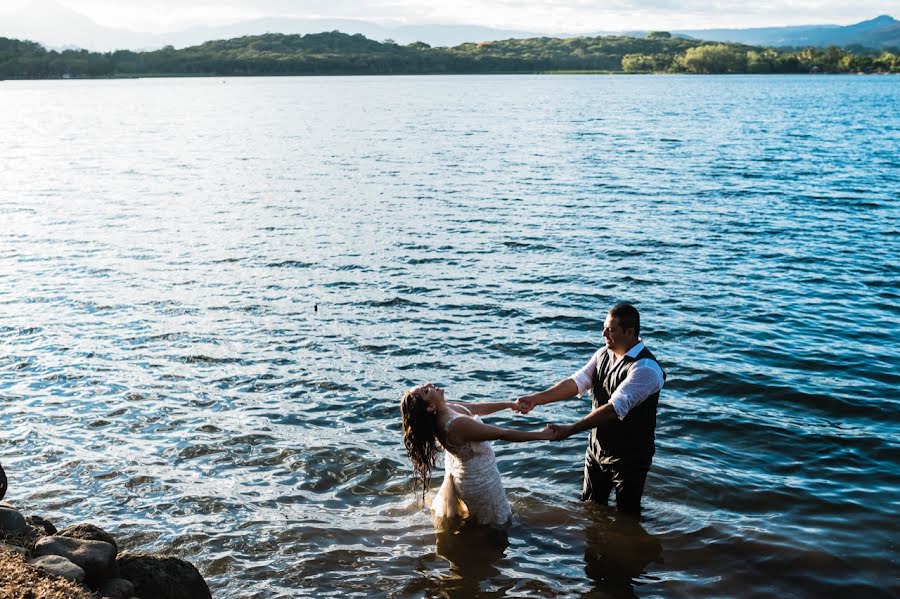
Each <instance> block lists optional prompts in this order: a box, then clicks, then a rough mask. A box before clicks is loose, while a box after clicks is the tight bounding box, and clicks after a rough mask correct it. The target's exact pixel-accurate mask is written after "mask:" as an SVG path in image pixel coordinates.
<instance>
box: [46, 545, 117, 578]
mask: <svg viewBox="0 0 900 599" xmlns="http://www.w3.org/2000/svg"><path fill="white" fill-rule="evenodd" d="M32 553H33V555H34V556H35V557H40V556H42V555H59V556H62V557H64V558H66V559H67V560H69V561H70V562H72V563H73V564H75V565H76V566H78V567H80V568H81V569H82V570H84V580H85V583H86V584H88V585H89V586H91V587H95V586H96V585H97V584H99V583H100V581H102V580H103V579H105V578H114V577H115V576H116V553H117V551H116V548H115V547H113V546H112V545H110V544H109V543H104V542H103V541H88V540H83V539H72V538H69V537H60V536H52V537H44V538H42V539H41V540H39V541H38V542H37V543H35V544H34V551H33V552H32Z"/></svg>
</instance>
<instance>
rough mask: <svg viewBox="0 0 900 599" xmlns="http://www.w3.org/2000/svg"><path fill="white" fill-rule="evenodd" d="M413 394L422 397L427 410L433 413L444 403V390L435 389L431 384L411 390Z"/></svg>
mask: <svg viewBox="0 0 900 599" xmlns="http://www.w3.org/2000/svg"><path fill="white" fill-rule="evenodd" d="M413 392H415V393H418V394H419V395H421V396H422V399H424V400H425V403H426V404H428V410H429V411H431V412H433V411H435V410H436V409H437V408H438V407H440V405H441V404H443V403H444V390H443V389H440V388H438V387H435V386H434V385H433V384H432V383H425V384H424V385H419V386H418V387H416V388H414V389H413Z"/></svg>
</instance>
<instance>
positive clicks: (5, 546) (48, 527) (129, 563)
mask: <svg viewBox="0 0 900 599" xmlns="http://www.w3.org/2000/svg"><path fill="white" fill-rule="evenodd" d="M6 486H7V480H6V475H5V473H4V472H3V468H2V467H0V500H2V499H3V497H4V495H5V492H6ZM63 597H65V598H67V599H80V598H82V597H83V598H90V599H99V598H104V597H105V598H109V599H130V598H138V599H211V594H210V591H209V587H208V586H207V584H206V581H205V580H204V579H203V576H201V575H200V573H199V572H198V571H197V569H196V568H195V567H194V566H193V565H191V564H190V563H188V562H186V561H184V560H182V559H179V558H177V557H173V556H167V555H161V554H157V553H148V552H143V551H119V545H118V543H117V542H116V540H115V539H114V538H113V537H112V535H110V534H109V533H107V532H106V531H104V530H103V529H101V528H99V527H97V526H94V525H93V524H87V523H84V524H76V525H73V526H68V527H66V528H63V529H62V530H57V529H56V527H55V526H54V525H53V524H52V523H51V522H49V521H48V520H46V519H44V518H42V517H41V516H36V515H29V516H25V515H23V514H22V512H20V511H19V510H18V509H17V508H16V507H15V506H14V505H12V504H11V503H9V502H5V501H0V599H39V598H40V599H42V598H48V599H57V598H63Z"/></svg>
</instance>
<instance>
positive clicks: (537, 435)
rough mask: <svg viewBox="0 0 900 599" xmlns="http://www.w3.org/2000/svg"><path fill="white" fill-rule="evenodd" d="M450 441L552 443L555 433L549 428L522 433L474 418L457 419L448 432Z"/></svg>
mask: <svg viewBox="0 0 900 599" xmlns="http://www.w3.org/2000/svg"><path fill="white" fill-rule="evenodd" d="M447 436H448V437H449V438H450V439H449V441H450V442H451V443H452V444H454V445H459V444H462V443H466V442H469V441H512V442H514V443H521V442H524V441H551V440H553V438H554V432H553V430H552V429H551V428H550V427H549V426H545V427H544V428H543V429H542V430H539V431H521V430H518V429H514V428H503V427H500V426H494V425H492V424H485V423H483V422H479V421H477V420H475V419H474V418H456V419H454V420H453V422H452V423H451V424H450V430H449V431H448V432H447Z"/></svg>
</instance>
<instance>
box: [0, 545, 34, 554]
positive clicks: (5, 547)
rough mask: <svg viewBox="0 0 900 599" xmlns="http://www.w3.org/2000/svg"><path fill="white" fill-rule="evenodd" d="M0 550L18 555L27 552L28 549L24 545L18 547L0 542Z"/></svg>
mask: <svg viewBox="0 0 900 599" xmlns="http://www.w3.org/2000/svg"><path fill="white" fill-rule="evenodd" d="M0 551H12V552H13V553H18V554H19V555H27V554H28V550H27V549H25V548H24V547H19V546H18V545H9V544H7V543H0Z"/></svg>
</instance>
